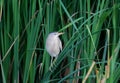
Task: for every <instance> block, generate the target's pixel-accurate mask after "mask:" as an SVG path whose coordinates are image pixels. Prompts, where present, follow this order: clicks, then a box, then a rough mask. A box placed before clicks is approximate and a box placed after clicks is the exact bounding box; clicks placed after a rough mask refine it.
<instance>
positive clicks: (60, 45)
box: [59, 39, 62, 50]
mask: <svg viewBox="0 0 120 83" xmlns="http://www.w3.org/2000/svg"><path fill="white" fill-rule="evenodd" d="M59 48H60V50H62V42H61V41H60V39H59Z"/></svg>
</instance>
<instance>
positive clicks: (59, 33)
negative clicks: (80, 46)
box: [50, 32, 64, 36]
mask: <svg viewBox="0 0 120 83" xmlns="http://www.w3.org/2000/svg"><path fill="white" fill-rule="evenodd" d="M62 34H64V33H63V32H52V33H50V35H54V36H60V35H62Z"/></svg>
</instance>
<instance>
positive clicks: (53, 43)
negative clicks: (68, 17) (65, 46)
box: [46, 32, 63, 66]
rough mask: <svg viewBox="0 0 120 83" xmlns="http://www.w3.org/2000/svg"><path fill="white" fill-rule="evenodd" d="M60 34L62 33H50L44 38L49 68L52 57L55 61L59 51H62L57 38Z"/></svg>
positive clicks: (60, 43)
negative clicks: (49, 59) (49, 57)
mask: <svg viewBox="0 0 120 83" xmlns="http://www.w3.org/2000/svg"><path fill="white" fill-rule="evenodd" d="M62 34H63V32H51V33H49V34H48V36H47V38H46V50H47V52H48V54H49V55H50V56H51V66H52V60H53V57H55V60H56V59H57V57H58V55H59V53H60V51H62V42H61V40H60V38H59V36H60V35H62Z"/></svg>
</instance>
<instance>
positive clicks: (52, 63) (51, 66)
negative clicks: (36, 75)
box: [49, 57, 53, 71]
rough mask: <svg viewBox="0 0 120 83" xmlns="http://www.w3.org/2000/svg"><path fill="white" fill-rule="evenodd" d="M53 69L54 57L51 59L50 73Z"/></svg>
mask: <svg viewBox="0 0 120 83" xmlns="http://www.w3.org/2000/svg"><path fill="white" fill-rule="evenodd" d="M52 67H53V57H51V63H50V67H49V70H50V71H52Z"/></svg>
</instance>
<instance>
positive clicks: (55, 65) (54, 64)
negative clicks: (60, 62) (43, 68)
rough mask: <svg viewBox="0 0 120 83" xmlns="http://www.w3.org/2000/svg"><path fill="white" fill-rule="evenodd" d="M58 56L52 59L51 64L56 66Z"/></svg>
mask: <svg viewBox="0 0 120 83" xmlns="http://www.w3.org/2000/svg"><path fill="white" fill-rule="evenodd" d="M57 58H58V57H55V59H54V61H53V65H54V66H56V64H55V63H56V60H57Z"/></svg>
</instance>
